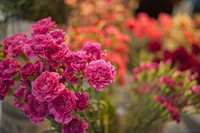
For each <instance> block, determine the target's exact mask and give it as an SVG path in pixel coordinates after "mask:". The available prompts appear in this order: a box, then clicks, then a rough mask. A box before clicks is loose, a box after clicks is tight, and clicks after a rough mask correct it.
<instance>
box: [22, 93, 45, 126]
mask: <svg viewBox="0 0 200 133" xmlns="http://www.w3.org/2000/svg"><path fill="white" fill-rule="evenodd" d="M23 110H24V114H25V115H26V116H28V117H29V118H30V121H31V122H32V123H34V124H39V123H40V122H42V121H43V120H44V119H45V117H46V115H47V114H49V111H48V104H47V102H42V101H38V100H36V99H35V97H34V96H33V95H30V96H28V102H27V103H26V104H25V105H24V108H23Z"/></svg>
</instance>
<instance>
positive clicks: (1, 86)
mask: <svg viewBox="0 0 200 133" xmlns="http://www.w3.org/2000/svg"><path fill="white" fill-rule="evenodd" d="M13 83H14V82H13V80H0V100H4V98H5V97H6V95H7V94H8V92H9V90H10V86H11V85H12V84H13Z"/></svg>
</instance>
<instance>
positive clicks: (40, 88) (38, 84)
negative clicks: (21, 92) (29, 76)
mask: <svg viewBox="0 0 200 133" xmlns="http://www.w3.org/2000/svg"><path fill="white" fill-rule="evenodd" d="M60 79H61V76H60V75H59V74H58V73H55V72H47V71H45V72H43V73H42V74H41V75H40V76H39V77H38V78H37V79H36V80H35V81H33V82H32V93H33V96H35V98H36V99H37V100H39V101H48V102H49V101H51V100H53V99H54V98H56V97H57V96H58V95H59V93H60V92H61V91H62V90H64V89H65V86H64V85H63V84H62V83H59V80H60Z"/></svg>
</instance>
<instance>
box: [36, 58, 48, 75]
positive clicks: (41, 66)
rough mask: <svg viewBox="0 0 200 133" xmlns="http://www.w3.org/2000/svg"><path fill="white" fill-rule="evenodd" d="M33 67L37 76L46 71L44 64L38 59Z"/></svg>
mask: <svg viewBox="0 0 200 133" xmlns="http://www.w3.org/2000/svg"><path fill="white" fill-rule="evenodd" d="M34 67H35V72H36V73H37V75H40V73H42V72H44V71H45V70H46V68H45V65H44V62H43V60H42V59H38V60H37V61H36V62H35V65H34Z"/></svg>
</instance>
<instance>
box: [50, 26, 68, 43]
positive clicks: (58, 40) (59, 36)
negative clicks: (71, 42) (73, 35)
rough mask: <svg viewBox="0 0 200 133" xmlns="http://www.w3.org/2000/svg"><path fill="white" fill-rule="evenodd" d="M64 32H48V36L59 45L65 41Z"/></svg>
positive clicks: (58, 30)
mask: <svg viewBox="0 0 200 133" xmlns="http://www.w3.org/2000/svg"><path fill="white" fill-rule="evenodd" d="M65 34H66V33H65V32H63V30H60V29H57V30H54V31H51V32H50V35H51V36H52V37H53V39H55V41H56V44H61V43H62V42H64V41H65V39H66V38H65Z"/></svg>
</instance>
